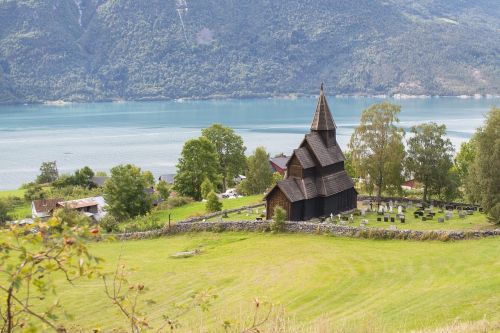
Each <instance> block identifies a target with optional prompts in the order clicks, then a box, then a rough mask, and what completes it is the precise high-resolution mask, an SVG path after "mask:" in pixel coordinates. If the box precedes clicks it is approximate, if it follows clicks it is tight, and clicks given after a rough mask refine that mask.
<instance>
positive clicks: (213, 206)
mask: <svg viewBox="0 0 500 333" xmlns="http://www.w3.org/2000/svg"><path fill="white" fill-rule="evenodd" d="M205 207H206V210H207V212H208V213H213V212H220V211H221V210H222V202H220V200H219V198H218V197H217V194H215V192H213V191H212V192H210V193H209V194H208V196H207V203H206V206H205Z"/></svg>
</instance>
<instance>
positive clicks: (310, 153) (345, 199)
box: [265, 84, 357, 221]
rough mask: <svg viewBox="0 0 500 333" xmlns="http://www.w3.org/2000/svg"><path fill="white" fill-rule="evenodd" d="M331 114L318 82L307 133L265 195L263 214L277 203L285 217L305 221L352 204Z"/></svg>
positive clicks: (271, 211)
mask: <svg viewBox="0 0 500 333" xmlns="http://www.w3.org/2000/svg"><path fill="white" fill-rule="evenodd" d="M336 129H337V126H336V125H335V122H334V120H333V118H332V114H331V112H330V108H329V107H328V102H327V100H326V97H325V94H324V91H323V84H322V85H321V89H320V94H319V99H318V103H317V106H316V112H315V113H314V118H313V121H312V124H311V131H310V133H308V134H306V135H305V137H304V139H303V140H302V143H301V144H300V145H299V148H297V149H295V150H294V151H293V154H292V155H291V157H290V160H289V161H288V163H287V171H286V174H285V179H283V180H281V181H279V182H278V184H276V186H274V187H273V188H272V189H271V190H270V191H269V192H268V193H267V195H266V197H265V200H266V211H267V216H266V218H267V219H268V220H269V219H272V216H273V214H274V209H275V207H277V206H281V207H282V208H284V209H285V211H286V213H287V220H289V221H306V220H309V219H312V218H315V217H322V216H330V214H338V213H340V212H345V211H349V210H351V209H354V208H356V205H357V192H356V190H355V189H354V182H353V180H352V179H351V177H349V175H348V174H347V172H346V171H345V170H344V160H345V158H344V154H343V153H342V150H341V149H340V147H339V145H338V143H337V138H336Z"/></svg>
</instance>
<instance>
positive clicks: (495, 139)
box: [465, 108, 500, 224]
mask: <svg viewBox="0 0 500 333" xmlns="http://www.w3.org/2000/svg"><path fill="white" fill-rule="evenodd" d="M475 139H476V157H475V160H474V163H473V164H472V165H471V170H470V171H469V174H468V178H467V181H466V186H465V189H466V193H467V195H468V197H469V198H470V199H472V200H473V201H475V202H478V203H480V204H481V206H482V207H483V208H484V210H485V211H486V213H488V215H489V218H490V220H491V221H492V222H493V223H496V224H500V171H499V169H500V108H493V109H491V111H490V112H489V114H488V116H487V118H486V122H485V125H484V127H483V128H480V129H478V130H477V132H476V134H475Z"/></svg>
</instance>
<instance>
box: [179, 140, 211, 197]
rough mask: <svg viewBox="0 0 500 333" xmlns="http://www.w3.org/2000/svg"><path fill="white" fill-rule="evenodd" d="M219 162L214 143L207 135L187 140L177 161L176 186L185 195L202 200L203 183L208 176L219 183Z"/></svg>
mask: <svg viewBox="0 0 500 333" xmlns="http://www.w3.org/2000/svg"><path fill="white" fill-rule="evenodd" d="M219 170H220V169H219V163H218V160H217V152H216V151H215V147H214V145H213V144H212V143H211V142H210V141H208V139H206V138H205V137H200V138H198V139H192V140H189V141H187V142H186V143H185V144H184V147H183V148H182V153H181V157H180V158H179V162H178V163H177V174H176V176H175V184H174V188H175V189H176V190H177V192H179V193H180V194H182V195H184V196H189V197H192V198H193V199H195V200H201V199H202V196H201V183H202V182H203V181H204V180H205V178H207V179H208V180H209V181H210V182H211V183H212V184H214V185H215V184H219V181H220V175H219Z"/></svg>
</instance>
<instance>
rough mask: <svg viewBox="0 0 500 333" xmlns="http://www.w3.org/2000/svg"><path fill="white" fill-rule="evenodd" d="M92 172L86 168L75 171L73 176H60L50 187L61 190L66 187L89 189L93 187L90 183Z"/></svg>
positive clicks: (92, 183) (91, 182)
mask: <svg viewBox="0 0 500 333" xmlns="http://www.w3.org/2000/svg"><path fill="white" fill-rule="evenodd" d="M92 177H94V171H92V169H91V168H89V167H88V166H85V167H83V168H81V169H80V170H76V171H75V173H74V174H73V175H62V176H60V177H59V178H58V179H57V180H55V181H54V182H53V183H52V185H53V186H54V187H58V188H63V187H67V186H81V187H83V188H87V189H91V188H94V187H95V184H94V182H93V181H92Z"/></svg>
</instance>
